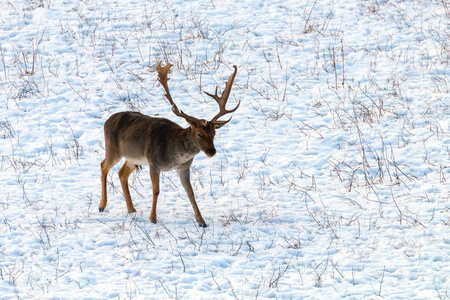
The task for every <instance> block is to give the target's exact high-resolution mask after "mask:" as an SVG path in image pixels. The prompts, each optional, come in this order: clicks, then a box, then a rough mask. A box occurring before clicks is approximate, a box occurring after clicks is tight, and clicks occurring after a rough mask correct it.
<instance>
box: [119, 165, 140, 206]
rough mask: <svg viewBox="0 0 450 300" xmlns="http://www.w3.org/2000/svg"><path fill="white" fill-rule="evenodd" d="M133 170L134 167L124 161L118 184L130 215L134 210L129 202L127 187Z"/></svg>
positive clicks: (131, 202)
mask: <svg viewBox="0 0 450 300" xmlns="http://www.w3.org/2000/svg"><path fill="white" fill-rule="evenodd" d="M135 169H136V165H135V164H132V163H130V162H129V161H127V160H126V161H125V163H124V164H123V166H122V168H120V170H119V179H120V184H121V185H122V191H123V196H124V197H125V202H126V203H127V210H128V213H130V214H131V213H134V212H136V209H135V208H134V206H133V201H131V195H130V189H129V187H128V177H130V174H131V173H133V171H134V170H135Z"/></svg>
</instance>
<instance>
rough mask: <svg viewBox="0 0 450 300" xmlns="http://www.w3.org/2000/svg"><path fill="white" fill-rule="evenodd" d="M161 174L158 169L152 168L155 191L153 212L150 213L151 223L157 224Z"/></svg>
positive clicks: (151, 174)
mask: <svg viewBox="0 0 450 300" xmlns="http://www.w3.org/2000/svg"><path fill="white" fill-rule="evenodd" d="M159 173H160V171H159V170H158V169H156V168H152V167H150V179H151V180H152V189H153V202H152V210H151V211H150V222H152V223H156V203H157V202H158V196H159Z"/></svg>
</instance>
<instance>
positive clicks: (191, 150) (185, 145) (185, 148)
mask: <svg viewBox="0 0 450 300" xmlns="http://www.w3.org/2000/svg"><path fill="white" fill-rule="evenodd" d="M181 137H182V138H181V143H180V149H179V150H180V152H182V153H184V154H185V155H186V156H190V157H191V158H192V157H194V156H195V155H197V154H198V153H199V152H200V148H199V147H198V146H197V145H196V144H195V142H194V139H195V136H194V132H193V130H192V128H191V127H188V128H185V129H183V130H182V132H181Z"/></svg>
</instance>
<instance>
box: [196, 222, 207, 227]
mask: <svg viewBox="0 0 450 300" xmlns="http://www.w3.org/2000/svg"><path fill="white" fill-rule="evenodd" d="M198 225H199V226H200V227H203V228H205V227H208V225H206V223H198Z"/></svg>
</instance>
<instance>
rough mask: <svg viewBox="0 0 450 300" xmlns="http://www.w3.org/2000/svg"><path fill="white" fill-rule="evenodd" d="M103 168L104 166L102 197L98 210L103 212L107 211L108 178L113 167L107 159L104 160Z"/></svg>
mask: <svg viewBox="0 0 450 300" xmlns="http://www.w3.org/2000/svg"><path fill="white" fill-rule="evenodd" d="M101 168H102V197H101V199H100V204H99V205H98V210H99V211H100V212H103V211H105V207H106V203H108V197H107V186H106V179H107V176H108V172H109V170H110V169H111V166H109V165H108V163H107V162H106V159H104V160H103V161H102V163H101Z"/></svg>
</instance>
